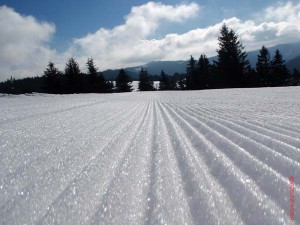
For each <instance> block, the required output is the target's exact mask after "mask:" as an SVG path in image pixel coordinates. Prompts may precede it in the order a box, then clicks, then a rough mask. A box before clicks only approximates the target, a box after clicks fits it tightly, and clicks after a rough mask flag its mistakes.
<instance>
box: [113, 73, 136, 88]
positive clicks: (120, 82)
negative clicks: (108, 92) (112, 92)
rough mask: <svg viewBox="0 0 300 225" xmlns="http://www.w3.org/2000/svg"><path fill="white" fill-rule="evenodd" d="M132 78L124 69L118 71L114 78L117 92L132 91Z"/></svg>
mask: <svg viewBox="0 0 300 225" xmlns="http://www.w3.org/2000/svg"><path fill="white" fill-rule="evenodd" d="M131 83H132V80H131V78H130V77H129V75H127V74H126V72H125V70H124V69H121V70H120V71H119V74H118V76H117V79H116V87H117V88H118V91H119V92H131V91H132V84H131Z"/></svg>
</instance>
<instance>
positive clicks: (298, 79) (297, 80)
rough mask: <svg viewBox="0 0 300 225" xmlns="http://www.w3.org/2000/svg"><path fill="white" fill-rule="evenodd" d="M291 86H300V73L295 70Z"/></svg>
mask: <svg viewBox="0 0 300 225" xmlns="http://www.w3.org/2000/svg"><path fill="white" fill-rule="evenodd" d="M291 85H294V86H299V85H300V72H299V71H298V70H297V69H295V68H294V70H293V73H292V78H291Z"/></svg>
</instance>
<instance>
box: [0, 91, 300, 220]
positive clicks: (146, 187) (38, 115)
mask: <svg viewBox="0 0 300 225" xmlns="http://www.w3.org/2000/svg"><path fill="white" fill-rule="evenodd" d="M0 107H1V110H0V224H1V225H4V224H18V225H19V224H70V225H71V224H83V225H84V224H114V225H119V224H120V225H123V224H138V225H140V224H141V225H143V224H145V225H160V224H170V225H176V224H179V225H184V224H199V225H206V224H211V225H215V224H221V225H223V224H225V225H227V224H228V225H235V224H257V225H264V224H267V225H277V224H299V223H300V207H299V206H300V88H299V87H289V88H262V89H232V90H229V89H227V90H206V91H186V92H182V91H178V92H148V93H140V92H135V93H124V94H80V95H56V96H55V95H43V94H33V95H20V96H9V95H3V96H2V97H0ZM290 176H294V177H295V186H294V188H295V189H294V192H291V191H290V181H289V177H290ZM293 194H294V206H293V207H295V211H294V213H295V214H294V215H295V221H294V222H293V221H291V220H290V214H291V213H293V212H292V211H291V210H293V209H291V208H293V207H292V204H293V199H292V195H293Z"/></svg>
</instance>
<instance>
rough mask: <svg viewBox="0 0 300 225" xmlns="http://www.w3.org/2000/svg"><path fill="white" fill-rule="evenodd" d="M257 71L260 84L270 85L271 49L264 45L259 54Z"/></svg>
mask: <svg viewBox="0 0 300 225" xmlns="http://www.w3.org/2000/svg"><path fill="white" fill-rule="evenodd" d="M256 72H257V75H258V79H259V84H260V86H270V74H271V61H270V53H269V50H268V49H267V48H266V47H265V46H262V48H261V50H260V51H259V55H258V56H257V62H256Z"/></svg>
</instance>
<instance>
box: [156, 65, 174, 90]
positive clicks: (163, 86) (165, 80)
mask: <svg viewBox="0 0 300 225" xmlns="http://www.w3.org/2000/svg"><path fill="white" fill-rule="evenodd" d="M159 81H160V82H159V90H161V91H164V90H170V88H171V87H170V86H171V85H170V78H169V76H168V75H167V74H165V72H164V71H163V70H162V71H161V73H160V78H159Z"/></svg>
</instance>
